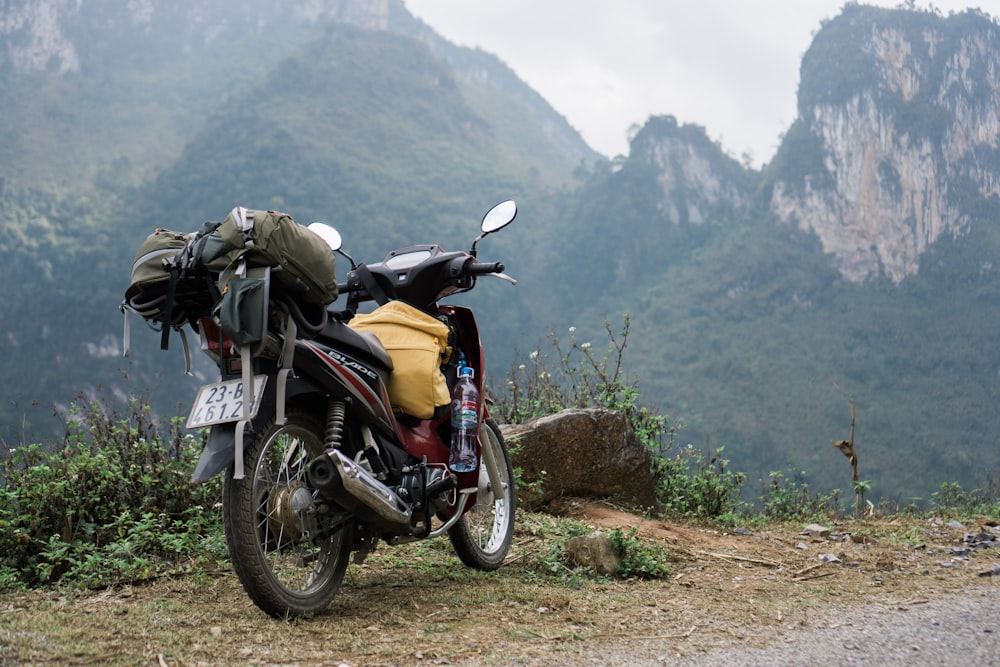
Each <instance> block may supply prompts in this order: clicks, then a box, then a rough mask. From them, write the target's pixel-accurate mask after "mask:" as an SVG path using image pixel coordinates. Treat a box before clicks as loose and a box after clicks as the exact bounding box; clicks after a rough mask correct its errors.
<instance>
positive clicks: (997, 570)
mask: <svg viewBox="0 0 1000 667" xmlns="http://www.w3.org/2000/svg"><path fill="white" fill-rule="evenodd" d="M979 576H980V577H1000V563H996V564H995V565H994V566H993V568H992V569H989V570H986V571H984V572H980V573H979Z"/></svg>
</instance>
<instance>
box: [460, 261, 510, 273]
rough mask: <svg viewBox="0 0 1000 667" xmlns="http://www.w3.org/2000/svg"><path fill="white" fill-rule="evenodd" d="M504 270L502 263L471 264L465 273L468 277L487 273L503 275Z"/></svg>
mask: <svg viewBox="0 0 1000 667" xmlns="http://www.w3.org/2000/svg"><path fill="white" fill-rule="evenodd" d="M505 268H506V267H505V266H504V265H503V262H473V263H472V264H470V265H469V268H468V269H467V271H468V274H469V275H470V276H479V275H485V274H487V273H503V270H504V269H505Z"/></svg>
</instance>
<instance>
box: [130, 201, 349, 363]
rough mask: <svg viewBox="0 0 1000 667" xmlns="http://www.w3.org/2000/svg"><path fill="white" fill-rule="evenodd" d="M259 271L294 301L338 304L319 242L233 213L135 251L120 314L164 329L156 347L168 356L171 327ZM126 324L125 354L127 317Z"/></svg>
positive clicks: (280, 217) (270, 217)
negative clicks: (235, 282) (267, 274)
mask: <svg viewBox="0 0 1000 667" xmlns="http://www.w3.org/2000/svg"><path fill="white" fill-rule="evenodd" d="M262 267H270V268H271V272H270V273H271V276H272V277H273V278H274V280H275V282H276V283H278V284H279V286H281V287H282V288H283V291H284V292H285V293H286V294H288V295H289V296H291V297H292V299H294V300H301V301H302V302H303V303H305V304H308V305H310V306H322V307H323V309H324V310H325V306H326V305H327V304H329V303H331V302H333V300H334V299H336V298H337V278H336V274H335V262H334V255H333V252H332V251H331V250H330V247H329V246H328V245H327V244H326V242H325V241H323V239H321V238H320V237H319V236H317V235H316V234H315V233H313V232H311V231H309V229H308V228H306V227H304V226H302V225H300V224H298V223H297V222H295V220H293V219H292V217H291V216H289V215H286V214H284V213H279V212H277V211H253V210H249V209H246V208H243V207H239V206H238V207H236V208H234V209H233V210H232V211H231V212H230V213H229V215H228V216H227V217H226V218H225V220H223V221H222V222H206V223H204V224H203V225H202V226H201V228H200V229H199V230H198V231H196V232H193V233H183V232H175V231H170V230H166V229H157V230H156V231H154V232H153V233H152V234H150V235H149V236H148V237H147V238H146V239H145V240H144V241H143V243H142V244H141V245H140V246H139V250H138V251H137V252H136V256H135V259H134V261H133V263H132V273H131V278H130V282H129V286H128V288H127V289H126V290H125V300H124V301H123V302H122V311H123V312H125V311H132V312H134V313H137V314H139V315H140V316H142V317H143V318H144V319H146V320H147V321H148V322H151V323H162V329H161V331H162V337H161V344H160V347H161V348H163V349H167V342H168V339H169V334H170V329H171V328H174V329H178V330H181V328H182V327H183V325H184V324H185V323H186V322H188V321H190V320H192V319H196V318H198V317H201V316H203V315H207V314H210V313H211V312H212V311H213V308H214V307H215V306H216V304H218V303H219V300H220V299H221V298H222V295H223V293H225V291H226V289H225V288H226V285H227V284H228V283H229V281H230V279H231V278H233V277H240V278H242V277H245V275H246V270H247V269H254V268H262ZM241 309H243V308H241ZM265 312H266V311H265ZM125 324H126V351H127V350H128V340H127V339H128V318H127V317H126V320H125ZM255 326H256V327H257V328H258V330H259V329H260V328H262V327H263V326H265V323H255ZM126 353H127V352H126Z"/></svg>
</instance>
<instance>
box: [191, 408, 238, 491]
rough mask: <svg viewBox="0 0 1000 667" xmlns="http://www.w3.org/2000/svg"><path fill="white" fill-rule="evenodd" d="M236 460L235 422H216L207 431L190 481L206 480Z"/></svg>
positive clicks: (199, 481) (198, 482) (197, 482)
mask: <svg viewBox="0 0 1000 667" xmlns="http://www.w3.org/2000/svg"><path fill="white" fill-rule="evenodd" d="M235 460H236V424H235V423H232V424H216V425H215V426H213V427H212V429H211V430H210V431H209V432H208V442H207V443H205V449H204V450H203V451H202V452H201V458H200V459H198V465H197V466H195V469H194V474H193V475H192V476H191V481H192V482H194V483H195V484H200V483H201V482H207V481H208V480H210V479H212V478H213V477H215V476H216V475H218V474H219V473H220V472H222V471H223V470H225V469H226V468H228V467H229V466H231V465H232V464H233V461H235Z"/></svg>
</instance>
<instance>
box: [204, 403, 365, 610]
mask: <svg viewBox="0 0 1000 667" xmlns="http://www.w3.org/2000/svg"><path fill="white" fill-rule="evenodd" d="M321 434H322V428H321V427H320V425H319V424H318V423H317V422H316V420H314V419H313V418H311V417H309V416H308V415H306V414H302V413H297V412H290V413H289V414H288V420H287V422H286V423H285V424H284V425H280V426H279V425H276V424H274V423H273V422H272V423H271V424H270V425H268V426H267V427H265V428H264V429H263V430H262V431H261V433H260V434H259V435H257V436H256V437H255V438H253V440H252V441H251V442H249V443H248V445H247V447H246V449H245V451H244V457H243V458H244V461H245V477H244V478H243V479H233V469H232V468H230V470H229V473H228V474H227V475H226V484H225V489H224V498H223V517H224V523H225V529H226V542H227V544H228V545H229V556H230V558H231V559H232V561H233V569H234V570H235V571H236V574H237V576H238V577H239V579H240V583H242V584H243V588H244V589H245V590H246V592H247V595H249V596H250V599H251V600H253V602H254V604H256V605H257V606H258V607H260V608H261V609H262V610H264V611H265V612H267V613H268V614H270V615H271V616H275V617H287V616H300V615H303V614H315V613H317V612H320V611H322V610H323V609H325V608H326V606H327V605H328V604H329V603H330V600H332V599H333V596H334V594H336V592H337V589H338V588H340V584H341V582H343V580H344V573H345V572H346V570H347V564H348V560H349V556H350V547H351V539H350V534H349V532H350V529H349V528H347V527H343V526H336V525H333V524H332V521H331V519H330V518H329V517H321V516H320V515H318V514H317V512H316V506H315V504H314V503H313V497H312V496H313V493H312V489H311V488H310V487H309V486H308V482H307V480H306V466H307V465H308V463H309V461H311V460H312V459H313V458H315V457H316V456H319V455H320V454H322V453H323V449H324V447H323V439H322V435H321Z"/></svg>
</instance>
